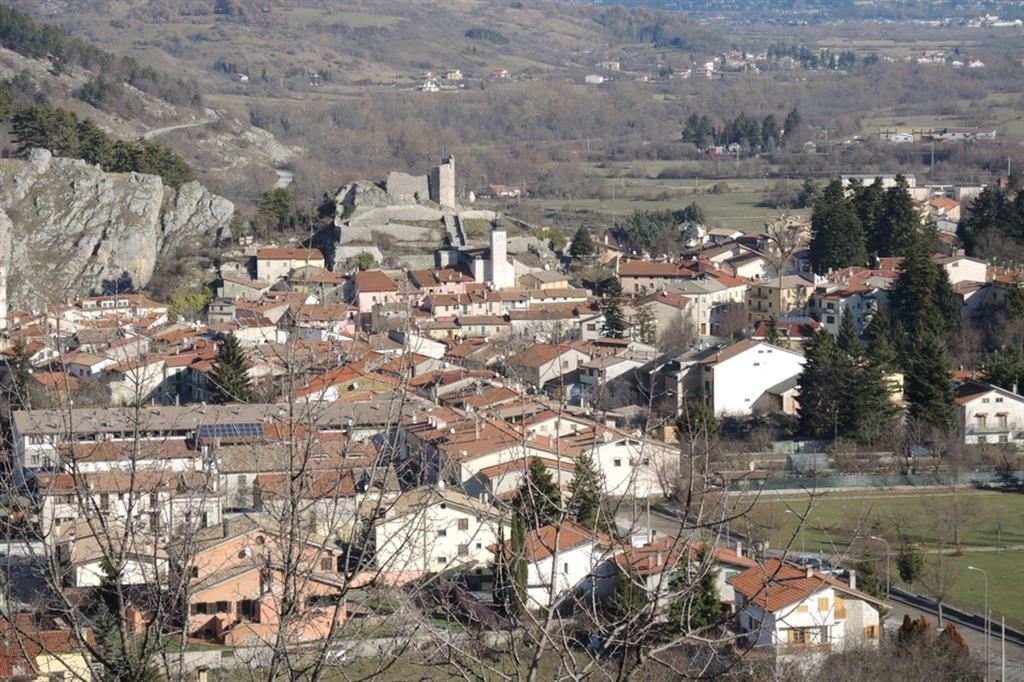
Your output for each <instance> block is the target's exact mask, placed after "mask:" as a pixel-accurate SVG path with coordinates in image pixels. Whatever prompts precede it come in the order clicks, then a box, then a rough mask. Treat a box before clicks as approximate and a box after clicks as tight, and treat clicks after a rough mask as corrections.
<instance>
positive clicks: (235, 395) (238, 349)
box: [210, 334, 253, 405]
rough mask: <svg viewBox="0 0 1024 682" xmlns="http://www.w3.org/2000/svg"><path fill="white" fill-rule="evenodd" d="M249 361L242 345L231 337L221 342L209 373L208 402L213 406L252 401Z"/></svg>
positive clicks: (228, 336) (226, 337)
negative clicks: (211, 386) (210, 386)
mask: <svg viewBox="0 0 1024 682" xmlns="http://www.w3.org/2000/svg"><path fill="white" fill-rule="evenodd" d="M248 369H249V361H248V359H247V358H246V357H245V351H243V350H242V345H241V344H240V343H239V342H238V339H236V338H235V337H234V336H232V335H230V334H229V335H227V336H225V337H224V338H223V339H222V340H221V344H220V348H219V349H218V351H217V359H216V360H214V362H213V369H212V370H211V371H210V383H211V384H212V385H213V388H212V389H211V390H210V401H211V402H212V403H214V404H215V405H223V404H225V403H246V402H249V401H250V400H252V397H253V389H252V381H250V379H249V374H248Z"/></svg>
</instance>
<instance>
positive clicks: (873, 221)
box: [810, 176, 933, 274]
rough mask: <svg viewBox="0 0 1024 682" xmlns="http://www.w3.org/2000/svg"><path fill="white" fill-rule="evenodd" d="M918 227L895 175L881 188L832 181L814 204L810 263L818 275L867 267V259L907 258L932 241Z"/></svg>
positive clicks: (904, 186)
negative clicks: (890, 184) (847, 186)
mask: <svg viewBox="0 0 1024 682" xmlns="http://www.w3.org/2000/svg"><path fill="white" fill-rule="evenodd" d="M931 236H932V235H930V233H929V232H928V230H926V229H925V227H924V226H922V224H921V219H920V217H919V216H918V214H917V210H916V209H915V207H914V202H913V199H912V198H911V196H910V189H909V185H908V184H907V181H906V179H905V178H903V177H902V176H897V178H896V184H895V185H893V186H892V187H889V188H885V187H883V185H882V181H881V180H875V182H873V183H872V184H870V185H865V184H862V183H860V182H856V181H855V182H853V183H852V184H851V185H850V187H849V188H845V187H844V186H843V183H842V182H841V181H840V180H833V181H832V182H830V183H829V184H828V185H826V187H825V189H824V190H823V191H822V192H821V194H820V195H819V196H818V198H817V199H816V200H815V201H814V209H813V211H812V213H811V244H810V257H811V265H812V266H813V267H814V270H815V272H818V273H819V274H822V273H825V272H828V271H829V270H830V269H833V270H834V269H839V268H845V267H848V266H851V265H867V263H868V257H869V256H876V257H886V256H904V257H905V256H908V255H909V254H910V253H911V252H913V251H914V250H915V249H916V248H919V247H920V246H921V245H922V242H923V243H925V244H926V245H927V244H928V243H929V242H930V241H933V240H932V239H931Z"/></svg>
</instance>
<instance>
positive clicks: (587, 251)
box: [569, 226, 594, 260]
mask: <svg viewBox="0 0 1024 682" xmlns="http://www.w3.org/2000/svg"><path fill="white" fill-rule="evenodd" d="M593 253H594V242H593V240H591V238H590V230H588V229H587V228H585V227H583V226H580V228H579V229H578V230H576V234H575V235H573V238H572V243H571V244H570V245H569V255H571V256H572V257H573V258H576V259H577V260H578V259H580V258H586V257H587V256H589V255H591V254H593Z"/></svg>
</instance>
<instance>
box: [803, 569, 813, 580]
mask: <svg viewBox="0 0 1024 682" xmlns="http://www.w3.org/2000/svg"><path fill="white" fill-rule="evenodd" d="M804 575H805V576H806V577H808V578H813V577H814V569H812V568H811V567H810V566H807V567H806V568H805V569H804Z"/></svg>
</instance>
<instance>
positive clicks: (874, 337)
mask: <svg viewBox="0 0 1024 682" xmlns="http://www.w3.org/2000/svg"><path fill="white" fill-rule="evenodd" d="M864 336H865V337H866V338H867V342H868V359H870V360H871V362H872V363H873V364H875V365H877V366H878V367H880V368H882V369H883V370H884V371H886V372H893V371H895V370H896V369H897V367H899V354H898V353H897V350H896V344H895V342H894V341H893V329H892V318H891V317H889V308H888V307H887V306H885V305H883V304H881V303H879V304H878V307H876V308H875V312H874V314H873V315H872V316H871V321H870V322H868V326H867V329H865V330H864Z"/></svg>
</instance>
